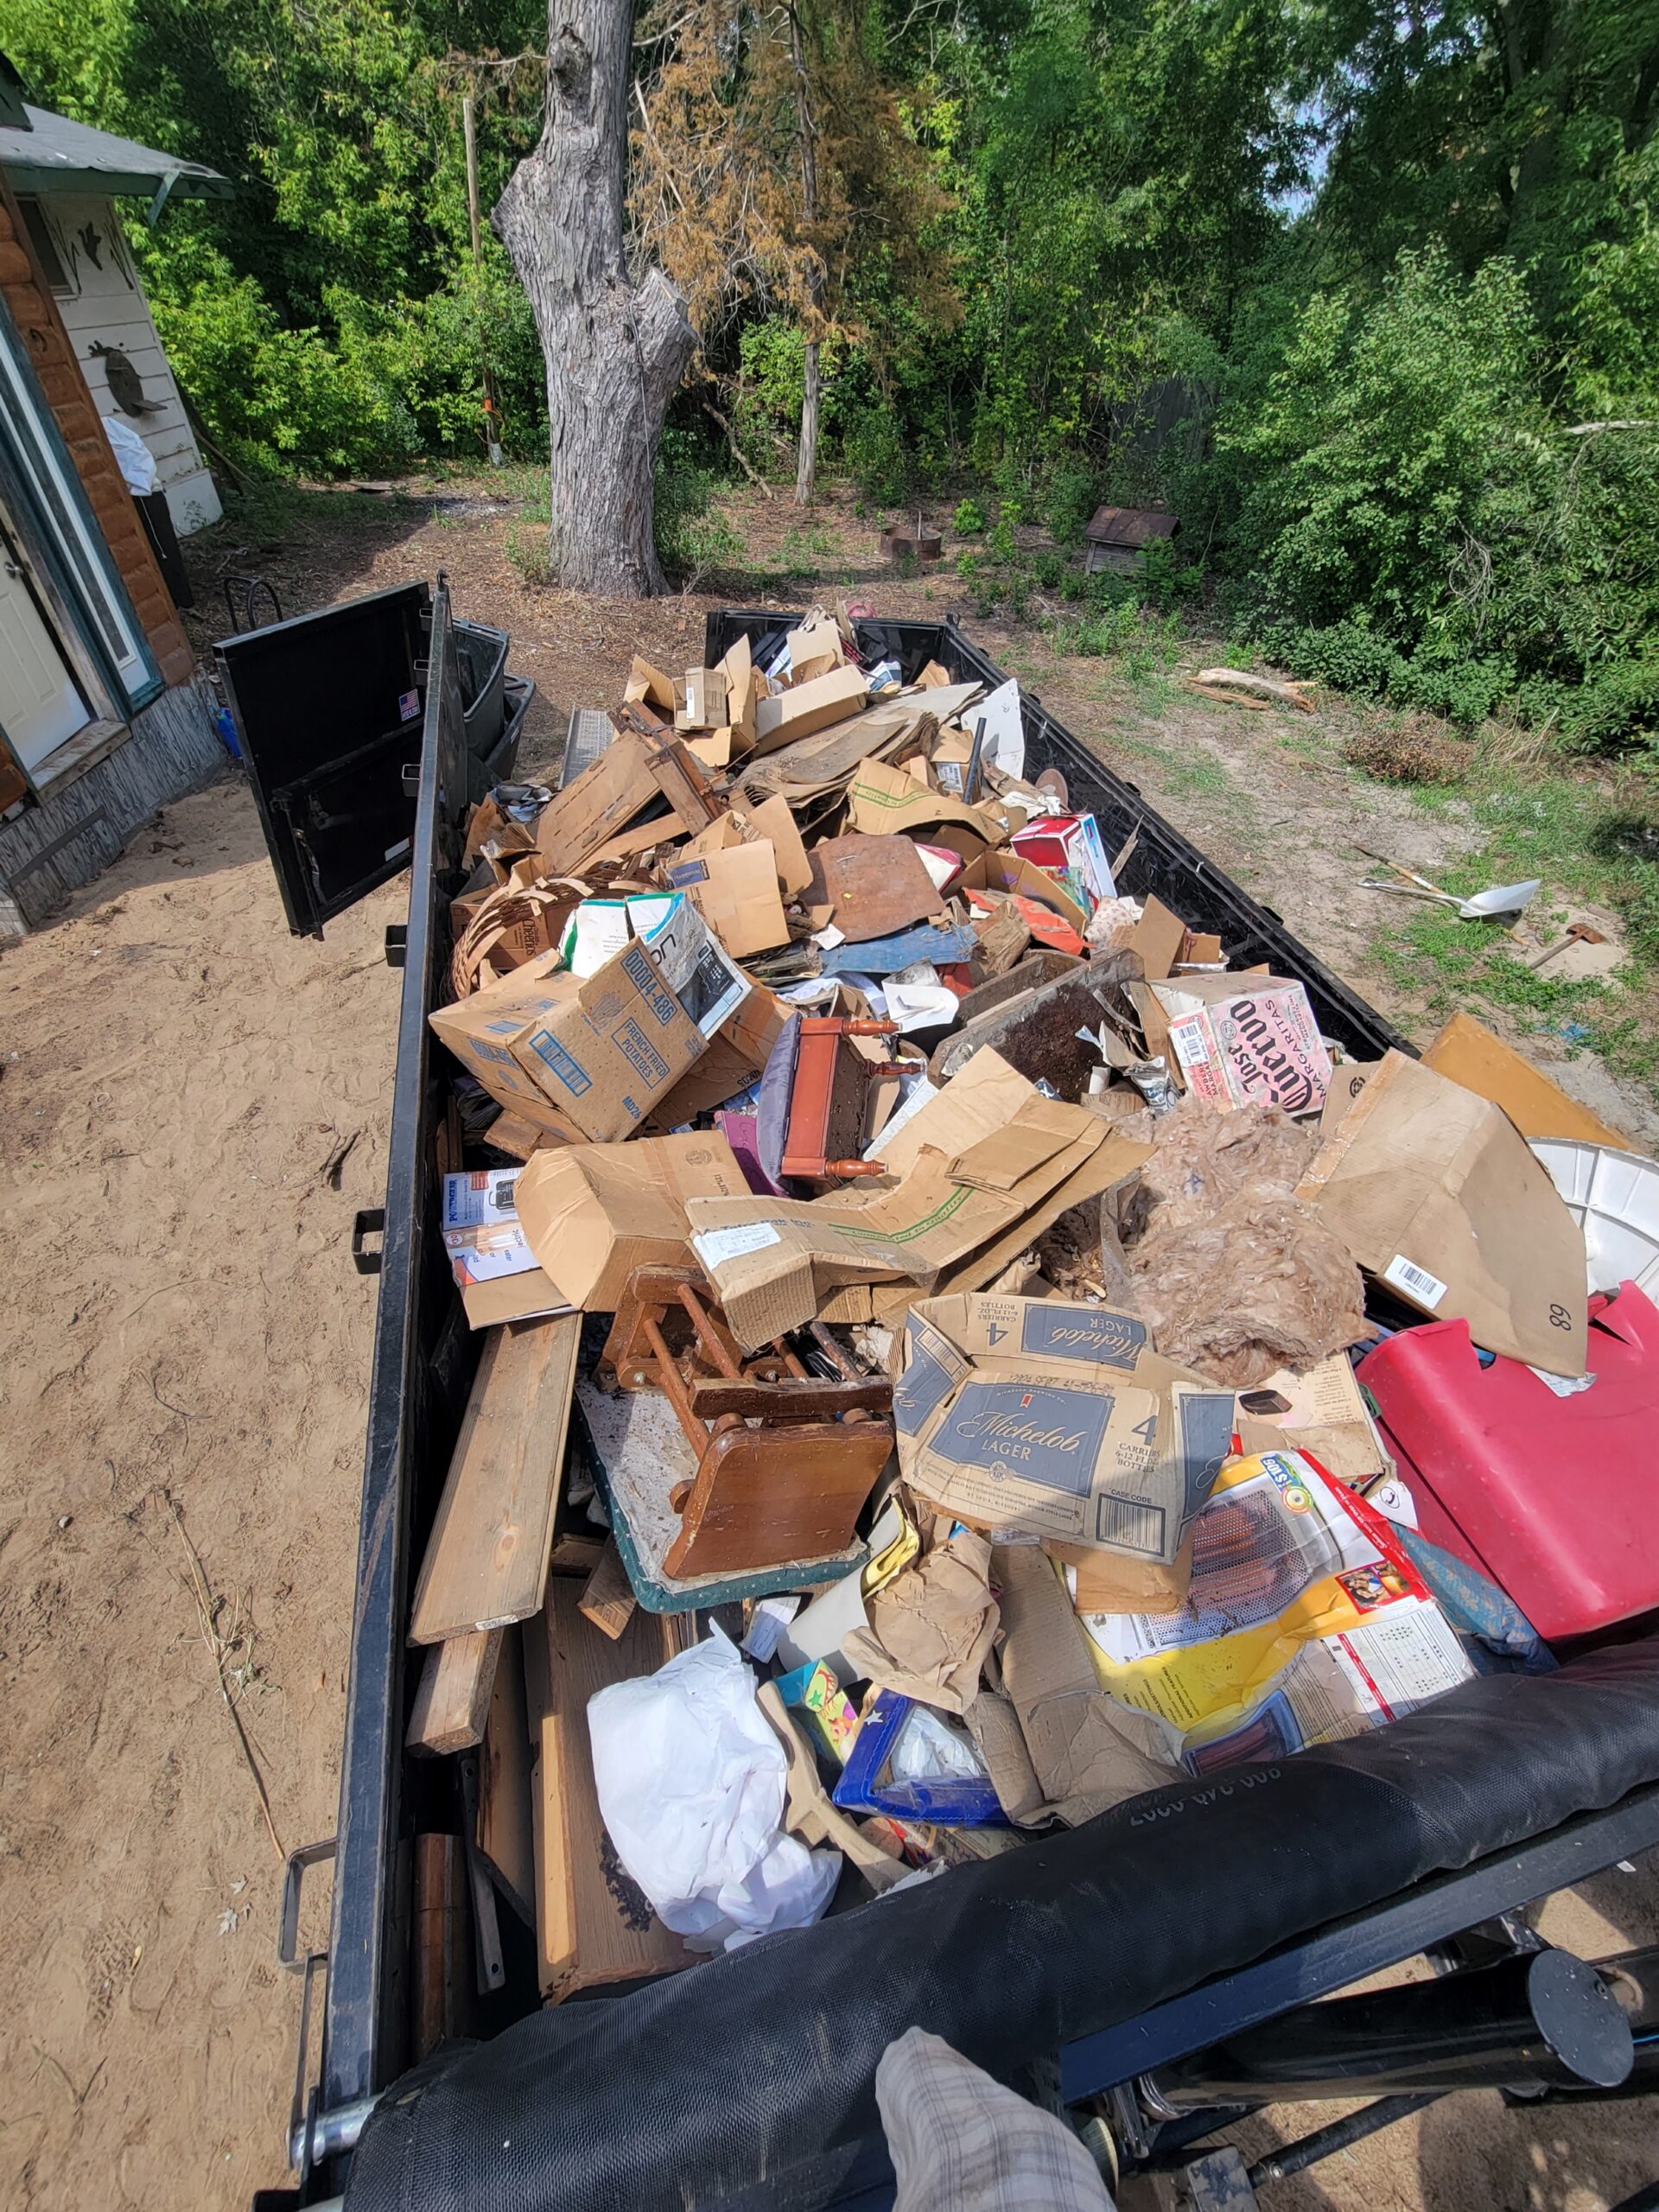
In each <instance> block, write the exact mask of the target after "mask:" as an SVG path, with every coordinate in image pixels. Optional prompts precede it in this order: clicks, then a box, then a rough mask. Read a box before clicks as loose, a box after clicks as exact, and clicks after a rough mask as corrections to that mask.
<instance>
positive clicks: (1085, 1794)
mask: <svg viewBox="0 0 1659 2212" xmlns="http://www.w3.org/2000/svg"><path fill="white" fill-rule="evenodd" d="M992 1572H993V1574H994V1576H995V1581H996V1585H997V1587H998V1590H999V1592H1000V1593H1001V1608H1002V1643H1001V1667H1002V1687H1003V1688H1004V1690H1005V1691H1006V1692H1007V1695H1008V1697H1009V1698H1010V1699H1011V1700H1012V1701H1013V1704H1014V1711H1015V1713H1017V1714H1018V1715H1019V1719H1020V1733H1021V1734H1022V1735H1023V1736H1024V1738H1025V1740H1026V1748H1027V1751H1028V1752H1029V1753H1030V1757H1031V1764H1032V1766H1033V1769H1034V1770H1035V1773H1036V1777H1037V1781H1038V1783H1039V1787H1040V1788H1041V1790H1042V1793H1043V1795H1044V1796H1045V1797H1046V1799H1047V1801H1048V1802H1049V1804H1050V1805H1051V1806H1052V1808H1054V1810H1055V1811H1056V1812H1057V1813H1058V1815H1059V1817H1060V1818H1061V1819H1062V1820H1064V1821H1069V1822H1070V1823H1071V1824H1072V1825H1073V1826H1075V1825H1076V1824H1077V1822H1079V1821H1086V1820H1092V1819H1093V1818H1094V1816H1095V1815H1096V1814H1097V1813H1103V1812H1104V1811H1105V1810H1106V1809H1107V1808H1108V1807H1109V1806H1112V1805H1120V1804H1122V1802H1124V1800H1125V1799H1126V1798H1129V1797H1138V1796H1140V1794H1141V1791H1142V1790H1143V1789H1162V1788H1163V1787H1164V1786H1165V1784H1166V1783H1171V1782H1179V1781H1180V1780H1181V1779H1182V1778H1183V1770H1182V1769H1181V1768H1180V1767H1179V1766H1178V1765H1177V1764H1175V1763H1174V1761H1173V1758H1172V1757H1171V1756H1170V1752H1169V1749H1168V1739H1167V1738H1166V1736H1165V1735H1164V1734H1163V1732H1162V1731H1161V1730H1160V1727H1159V1726H1158V1724H1157V1722H1156V1721H1154V1719H1152V1718H1151V1716H1150V1715H1149V1714H1147V1713H1137V1712H1136V1711H1135V1709H1134V1708H1133V1707H1129V1706H1125V1705H1121V1704H1119V1702H1118V1701H1117V1700H1116V1698H1113V1697H1109V1696H1108V1695H1107V1694H1106V1693H1105V1692H1104V1691H1103V1689H1102V1688H1101V1687H1100V1680H1099V1677H1098V1675H1096V1672H1095V1669H1094V1663H1093V1662H1092V1661H1091V1660H1090V1656H1089V1647H1088V1644H1087V1643H1086V1641H1085V1637H1084V1628H1083V1625H1082V1624H1081V1623H1080V1622H1079V1620H1078V1619H1077V1615H1076V1613H1075V1612H1074V1611H1072V1609H1071V1600H1070V1599H1068V1598H1067V1596H1066V1593H1065V1585H1064V1584H1063V1583H1062V1582H1061V1580H1060V1579H1059V1576H1058V1573H1056V1571H1055V1568H1054V1565H1053V1562H1052V1560H1048V1559H1046V1558H1045V1556H1044V1555H1043V1554H1042V1553H1041V1552H1040V1551H1039V1549H1038V1548H1036V1547H1035V1546H1034V1545H1026V1544H1005V1545H999V1546H998V1547H997V1548H996V1552H995V1560H994V1564H993V1568H992Z"/></svg>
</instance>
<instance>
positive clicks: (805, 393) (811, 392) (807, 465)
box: [789, 7, 823, 507]
mask: <svg viewBox="0 0 1659 2212" xmlns="http://www.w3.org/2000/svg"><path fill="white" fill-rule="evenodd" d="M789 56H790V60H791V63H792V64H793V66H794V71H795V127H796V130H797V131H798V134H799V137H800V142H801V229H802V231H803V232H804V236H805V244H806V250H807V252H808V254H809V255H810V260H809V262H808V264H807V277H806V296H807V302H808V308H807V312H808V317H809V321H808V325H807V333H806V345H805V348H804V353H803V355H802V364H801V365H802V377H801V442H800V446H799V448H798V454H797V458H796V462H795V504H796V505H797V506H798V507H810V505H811V504H812V486H813V480H814V478H815V477H816V476H817V473H818V310H819V307H820V304H821V302H822V301H823V266H822V264H820V262H819V260H818V253H817V243H816V241H815V240H814V238H813V236H812V232H813V231H814V230H815V229H816V228H817V220H818V149H817V145H816V143H814V140H815V136H816V134H815V132H814V130H813V127H812V108H811V103H810V99H809V97H808V87H807V81H806V54H805V52H804V48H803V44H802V40H801V19H800V16H798V14H797V13H796V11H795V10H794V9H793V8H792V7H791V9H790V11H789Z"/></svg>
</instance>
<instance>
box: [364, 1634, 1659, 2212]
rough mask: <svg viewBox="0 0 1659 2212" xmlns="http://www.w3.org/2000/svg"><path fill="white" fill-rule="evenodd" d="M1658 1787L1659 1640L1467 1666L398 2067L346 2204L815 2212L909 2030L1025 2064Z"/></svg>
mask: <svg viewBox="0 0 1659 2212" xmlns="http://www.w3.org/2000/svg"><path fill="white" fill-rule="evenodd" d="M1656 1781H1659V1640H1654V1639H1650V1640H1649V1641H1647V1642H1644V1643H1635V1644H1630V1645H1626V1646H1624V1647H1621V1648H1618V1649H1610V1650H1606V1651H1602V1652H1598V1653H1595V1654H1593V1655H1592V1656H1588V1657H1586V1658H1584V1659H1581V1660H1580V1661H1577V1662H1574V1663H1573V1665H1571V1666H1569V1667H1567V1668H1565V1669H1562V1670H1561V1671H1560V1673H1558V1674H1554V1675H1535V1676H1521V1675H1492V1676H1488V1677H1485V1678H1484V1679H1481V1680H1478V1681H1471V1682H1469V1683H1466V1684H1465V1685H1464V1686H1463V1687H1462V1688H1459V1689H1458V1690H1455V1691H1453V1692H1452V1693H1451V1694H1449V1695H1448V1696H1446V1697H1445V1698H1443V1699H1441V1700H1439V1701H1438V1702H1437V1703H1435V1704H1434V1705H1433V1706H1430V1707H1427V1708H1425V1709H1424V1710H1423V1711H1422V1712H1421V1713H1415V1714H1414V1715H1412V1716H1411V1717H1410V1718H1408V1719H1404V1720H1402V1721H1399V1722H1396V1723H1395V1725H1394V1726H1391V1727H1389V1728H1386V1729H1384V1730H1382V1731H1381V1732H1378V1733H1376V1734H1375V1735H1371V1736H1367V1737H1364V1738H1358V1739H1356V1740H1352V1741H1350V1742H1347V1743H1342V1744H1335V1745H1326V1746H1324V1747H1321V1748H1319V1749H1317V1750H1314V1751H1306V1752H1304V1753H1302V1754H1301V1755H1300V1757H1298V1758H1290V1759H1285V1760H1282V1761H1280V1762H1278V1763H1276V1764H1272V1765H1264V1766H1255V1767H1249V1766H1241V1767H1234V1768H1230V1769H1228V1770H1225V1771H1224V1772H1223V1773H1221V1774H1218V1775H1216V1776H1213V1777H1210V1778H1208V1779H1207V1780H1206V1781H1205V1782H1204V1783H1189V1784H1183V1785H1175V1786H1173V1787H1171V1788H1169V1789H1162V1790H1157V1791H1154V1792H1152V1793H1150V1794H1148V1795H1147V1796H1143V1797H1139V1798H1136V1799H1135V1800H1133V1801H1132V1802H1130V1803H1128V1804H1127V1805H1123V1806H1120V1807H1118V1808H1116V1810H1114V1811H1113V1812H1110V1813H1109V1814H1106V1815H1103V1816H1102V1817H1101V1818H1100V1819H1099V1820H1096V1821H1090V1823H1089V1824H1088V1825H1087V1826H1086V1827H1081V1828H1077V1829H1075V1830H1072V1831H1071V1832H1069V1833H1065V1834H1056V1835H1054V1836H1052V1837H1049V1838H1046V1839H1045V1840H1040V1841H1038V1842H1035V1843H1033V1844H1030V1845H1028V1846H1027V1847H1024V1848H1021V1849H1020V1850H1018V1851H1014V1852H1011V1853H1006V1854H1005V1855H1003V1856H1002V1857H1001V1858H998V1859H992V1860H988V1861H987V1862H985V1863H984V1864H982V1865H980V1866H972V1867H961V1868H957V1869H956V1870H954V1871H953V1872H950V1873H948V1874H946V1875H944V1876H943V1877H940V1878H937V1879H935V1880H932V1881H930V1882H926V1883H923V1884H920V1885H918V1886H916V1887H914V1888H912V1889H910V1890H908V1891H901V1892H899V1893H898V1894H895V1895H893V1896H889V1897H884V1898H881V1899H880V1900H874V1901H872V1902H871V1903H869V1904H866V1905H863V1906H861V1907H860V1908H858V1909H856V1910H854V1911H851V1912H849V1913H845V1914H842V1915H841V1916H837V1917H836V1918H834V1919H831V1920H829V1921H826V1922H824V1923H822V1924H820V1925H819V1926H818V1927H817V1928H813V1929H805V1930H802V1931H799V1932H797V1933H794V1934H790V1935H785V1936H773V1937H771V1938H769V1939H767V1940H766V1941H765V1942H759V1943H754V1944H752V1945H750V1946H748V1947H747V1948H745V1949H742V1950H740V1951H738V1952H736V1953H734V1954H733V1955H731V1956H729V1957H725V1958H721V1959H718V1960H715V1961H711V1962H710V1963H709V1964H706V1965H702V1966H699V1967H696V1968H694V1969H693V1970H692V1971H690V1972H689V1973H685V1974H677V1975H674V1976H672V1977H671V1978H670V1979H669V1980H665V1981H662V1982H658V1983H656V1984H653V1985H652V1986H650V1987H648V1988H645V1989H642V1990H639V1991H638V1992H636V1993H633V1994H631V1995H629V1996H626V1997H621V1998H617V1999H610V2000H605V2001H600V2002H594V2003H588V2004H581V2005H565V2006H563V2007H561V2008H558V2009H556V2010H552V2011H549V2012H542V2013H539V2014H538V2015H537V2016H536V2017H535V2018H531V2019H528V2020H524V2021H521V2022H519V2023H518V2024H517V2025H516V2026H514V2027H512V2028H510V2029H509V2030H508V2031H506V2032H505V2034H503V2035H501V2036H499V2037H497V2038H496V2039H495V2040H494V2041H493V2042H491V2043H487V2044H473V2045H462V2046H458V2047H455V2048H454V2049H452V2050H449V2051H447V2052H445V2053H442V2054H440V2055H439V2056H437V2057H436V2058H435V2060H433V2061H432V2062H429V2064H428V2065H427V2066H426V2067H424V2068H423V2069H420V2070H419V2071H418V2072H417V2073H416V2074H413V2075H410V2076H409V2077H408V2078H407V2080H406V2081H405V2082H403V2083H401V2084H398V2085H397V2086H395V2087H394V2088H392V2089H391V2091H389V2092H388V2094H386V2095H385V2097H384V2098H383V2099H382V2100H381V2102H380V2104H379V2105H378V2107H377V2109H376V2111H375V2112H374V2113H373V2114H372V2117H371V2119H370V2120H369V2123H368V2126H367V2128H366V2130H365V2133H364V2136H363V2139H362V2141H361V2143H360V2144H359V2147H358V2150H357V2153H356V2157H355V2159H354V2161H353V2170H352V2176H351V2181H350V2185H349V2188H348V2190H347V2192H346V2212H461V2209H462V2208H463V2207H464V2208H467V2212H531V2208H532V2207H536V2208H540V2207H547V2208H552V2207H557V2208H559V2212H601V2209H602V2212H617V2208H620V2207H625V2206H626V2207H628V2208H631V2212H655V2209H656V2208H658V2207H661V2208H664V2212H666V2208H669V2207H672V2208H674V2209H675V2212H694V2209H695V2212H702V2208H705V2207H710V2206H721V2207H722V2208H733V2209H734V2212H735V2208H742V2212H751V2208H760V2207H762V2206H764V2207H766V2208H769V2212H810V2208H817V2207H820V2206H829V2205H832V2204H834V2203H836V2202H837V2201H838V2200H840V2199H842V2198H844V2197H846V2196H849V2195H852V2194H854V2193H855V2192H856V2191H857V2190H859V2189H860V2188H861V2187H865V2186H868V2185H869V2184H871V2183H876V2182H879V2181H880V2179H881V2178H882V2177H884V2176H885V2175H887V2172H888V2169H887V2162H886V2155H885V2152H884V2150H883V2148H882V2143H881V2137H880V2126H879V2123H878V2121H877V2118H876V2113H875V2107H874V2090H873V2082H874V2072H875V2067H876V2063H877V2061H878V2060H879V2058H880V2055H881V2052H882V2050H884V2049H885V2048H886V2046H887V2044H888V2042H889V2041H891V2039H892V2038H893V2037H894V2036H896V2035H899V2034H900V2033H901V2032H902V2031H903V2030H904V2029H905V2028H906V2027H907V2026H909V2025H911V2024H912V2023H918V2024H921V2025H922V2026H924V2027H927V2028H930V2029H931V2030H933V2031H935V2032H936V2033H938V2034H939V2035H942V2036H943V2037H945V2039H946V2040H947V2041H948V2042H950V2044H954V2045H955V2046H956V2048H957V2049H958V2050H962V2051H963V2052H965V2053H966V2054H967V2056H969V2057H970V2058H972V2059H974V2060H976V2062H977V2063H979V2064H981V2065H982V2066H984V2067H986V2068H988V2069H989V2070H990V2071H991V2072H992V2073H994V2074H995V2075H999V2076H1000V2077H1001V2078H1002V2079H1004V2080H1008V2081H1012V2082H1015V2083H1016V2084H1018V2083H1019V2082H1020V2081H1021V2080H1022V2078H1023V2077H1024V2076H1025V2075H1026V2072H1027V2069H1028V2068H1029V2067H1031V2066H1032V2065H1033V2063H1038V2062H1043V2061H1047V2060H1052V2057H1053V2056H1054V2055H1055V2054H1056V2053H1057V2052H1058V2050H1059V2048H1060V2047H1061V2046H1062V2045H1063V2044H1067V2043H1070V2042H1072V2041H1074V2040H1075V2039H1076V2038H1077V2037H1080V2036H1084V2035H1087V2034H1090V2033H1093V2032H1095V2031H1097V2030H1099V2029H1102V2028H1105V2027H1109V2026H1111V2025H1113V2024H1116V2023H1118V2022H1120V2021H1123V2020H1127V2019H1129V2018H1133V2017H1134V2016H1135V2014H1137V2013H1138V2012H1143V2011H1144V2010H1145V2009H1146V2008H1147V2006H1149V2005H1154V2004H1156V2003H1159V2002H1160V2001H1161V2000H1163V1999H1167V1998H1169V1997H1172V1996H1174V1995H1175V1994H1177V1993H1179V1992H1181V1991H1183V1990H1185V1989H1189V1988H1192V1987H1193V1986H1195V1985H1196V1984H1198V1982H1200V1981H1202V1980H1206V1979H1207V1978H1209V1977H1210V1976H1211V1975H1214V1974H1219V1973H1223V1972H1225V1971H1227V1970H1229V1969H1230V1968H1232V1967H1237V1966H1240V1965H1243V1964H1244V1963H1245V1962H1246V1961H1249V1960H1252V1959H1255V1958H1258V1957H1260V1956H1261V1955H1262V1954H1263V1953H1265V1952H1267V1951H1268V1950H1270V1949H1271V1948H1273V1947H1274V1945H1276V1944H1279V1943H1282V1942H1286V1941H1287V1940H1288V1939H1290V1938H1291V1937H1293V1936H1298V1935H1300V1934H1303V1933H1304V1932H1306V1931H1307V1930H1309V1929H1314V1928H1318V1927H1320V1926H1322V1925H1324V1924H1325V1923H1327V1922H1329V1921H1332V1920H1334V1919H1337V1918H1339V1917H1340V1916H1343V1915H1344V1914H1348V1913H1352V1912H1356V1911H1358V1910H1362V1909H1363V1908H1364V1907H1365V1906H1367V1905H1370V1904H1376V1903H1377V1902H1378V1901H1380V1900H1382V1899H1383V1898H1385V1897H1392V1896H1394V1895H1395V1894H1396V1893H1398V1892H1399V1891H1403V1890H1406V1889H1408V1888H1409V1887H1410V1885H1412V1884H1414V1883H1416V1882H1420V1881H1421V1880H1423V1879H1424V1878H1426V1877H1427V1876H1429V1875H1431V1874H1433V1873H1437V1872H1445V1871H1447V1870H1451V1869H1455V1868H1459V1867H1462V1866H1467V1865H1469V1864H1471V1862H1472V1861H1473V1860H1475V1859H1483V1858H1485V1857H1487V1856H1488V1855H1489V1854H1491V1853H1494V1852H1497V1851H1501V1850H1503V1849H1505V1848H1507V1847H1511V1846H1513V1845H1516V1844H1518V1843H1520V1842H1522V1841H1523V1840H1526V1839H1527V1838H1529V1837H1530V1836H1535V1835H1538V1834H1542V1833H1544V1832H1545V1831H1547V1830H1548V1829H1550V1828H1552V1827H1556V1826H1557V1825H1558V1824H1560V1822H1562V1821H1566V1820H1568V1819H1570V1818H1572V1817H1573V1815H1579V1814H1582V1813H1586V1812H1588V1811H1591V1810H1592V1809H1597V1808H1604V1807H1606V1806H1609V1805H1611V1804H1613V1803H1616V1802H1618V1800H1619V1799H1620V1798H1621V1797H1623V1796H1625V1795H1626V1794H1627V1793H1628V1792H1629V1791H1630V1790H1631V1789H1637V1788H1639V1787H1641V1786H1643V1785H1644V1784H1649V1783H1654V1782H1656Z"/></svg>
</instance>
